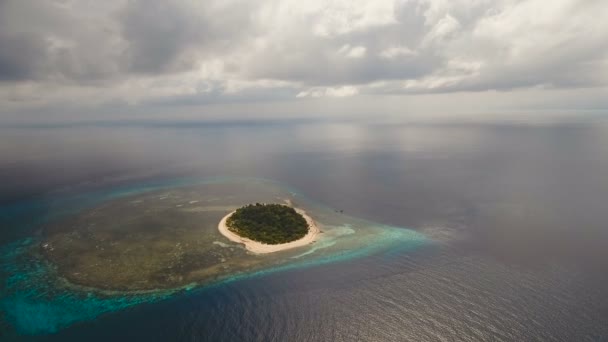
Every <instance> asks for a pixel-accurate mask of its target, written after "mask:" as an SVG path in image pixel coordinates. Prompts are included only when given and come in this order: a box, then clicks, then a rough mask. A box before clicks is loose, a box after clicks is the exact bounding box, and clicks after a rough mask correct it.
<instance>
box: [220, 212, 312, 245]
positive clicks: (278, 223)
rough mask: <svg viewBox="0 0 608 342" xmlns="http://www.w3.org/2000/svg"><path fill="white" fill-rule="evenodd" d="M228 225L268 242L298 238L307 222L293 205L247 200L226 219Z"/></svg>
mask: <svg viewBox="0 0 608 342" xmlns="http://www.w3.org/2000/svg"><path fill="white" fill-rule="evenodd" d="M226 225H227V226H228V229H229V230H231V231H232V232H234V233H236V234H238V235H240V236H243V237H246V238H248V239H251V240H254V241H258V242H262V243H265V244H269V245H276V244H281V243H287V242H291V241H294V240H298V239H301V238H302V237H304V236H305V235H306V234H307V233H308V223H307V222H306V220H305V219H304V217H303V216H302V215H300V214H298V213H297V212H296V211H295V209H293V208H292V207H288V206H286V205H281V204H260V203H256V204H249V205H246V206H244V207H241V208H239V209H237V210H236V212H235V213H234V214H232V215H230V217H229V218H228V220H227V221H226Z"/></svg>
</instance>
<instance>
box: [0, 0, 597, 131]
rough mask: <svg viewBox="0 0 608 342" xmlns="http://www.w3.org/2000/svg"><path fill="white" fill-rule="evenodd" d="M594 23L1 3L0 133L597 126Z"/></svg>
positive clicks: (355, 10)
mask: <svg viewBox="0 0 608 342" xmlns="http://www.w3.org/2000/svg"><path fill="white" fill-rule="evenodd" d="M605 18H608V2H606V1H605V0H552V1H547V0H494V1H490V0H374V1H362V0H307V1H301V0H257V1H244V0H204V1H195V0H172V1H167V0H165V1H161V0H131V1H126V0H108V1H98V0H0V122H2V121H5V122H6V121H19V120H25V121H45V120H61V119H62V120H100V119H105V118H122V119H131V118H139V117H153V118H167V119H170V118H175V117H180V118H181V117H183V118H215V119H222V118H232V119H235V118H236V119H238V118H253V119H255V118H264V117H307V116H313V117H314V116H320V117H327V116H332V115H335V116H340V115H349V114H353V115H359V116H363V117H368V118H370V117H375V116H382V115H393V116H400V115H413V113H415V114H416V115H421V116H424V115H430V114H427V113H435V114H437V113H443V114H442V115H449V114H453V113H456V112H458V113H461V112H468V113H477V114H479V113H483V112H487V113H499V112H501V111H506V112H515V111H529V110H532V111H537V110H544V111H547V110H570V111H577V110H590V109H592V110H600V111H602V110H604V109H606V108H608V96H606V94H608V20H605ZM408 113H409V114H408ZM479 115H480V114H479ZM487 115H497V114H487Z"/></svg>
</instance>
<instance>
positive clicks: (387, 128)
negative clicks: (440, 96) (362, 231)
mask: <svg viewBox="0 0 608 342" xmlns="http://www.w3.org/2000/svg"><path fill="white" fill-rule="evenodd" d="M607 146H608V124H606V123H605V122H603V121H600V120H588V121H585V120H581V121H576V122H574V121H572V122H547V123H538V122H537V123H534V124H532V123H449V122H444V123H398V124H395V123H393V124H368V123H358V122H319V121H297V122H290V121H278V122H270V121H269V122H256V123H252V122H221V123H205V122H180V121H175V122H158V121H155V122H144V121H142V122H137V121H132V122H93V123H87V124H53V125H29V126H28V125H23V126H12V127H0V175H1V179H2V182H1V183H0V226H1V230H0V265H1V270H0V281H1V285H0V290H2V291H1V292H0V340H3V341H4V340H6V341H12V340H23V341H83V340H87V341H108V340H117V341H121V340H129V341H132V340H148V341H167V340H172V341H608V286H607V284H608V248H607V247H608V226H607V225H606V219H605V218H606V203H607V202H608V177H607V175H608V149H607ZM227 180H228V181H234V180H246V181H247V182H249V181H252V180H253V181H255V182H269V183H272V184H277V186H279V187H280V188H281V189H284V190H285V191H288V192H291V193H293V194H297V195H298V196H302V198H303V201H308V202H306V203H312V204H311V205H314V206H318V207H320V208H321V207H322V208H326V209H327V211H328V212H334V213H336V214H335V215H338V213H339V214H340V215H342V213H343V214H344V215H346V216H345V217H349V220H351V219H350V218H356V219H357V220H361V222H367V223H366V224H367V225H369V226H370V227H376V228H378V229H379V231H390V232H395V234H393V235H391V234H389V235H387V236H389V238H383V239H374V238H373V237H377V235H378V234H368V237H369V239H368V238H366V240H357V242H356V243H353V244H352V245H349V246H350V247H349V248H346V247H340V248H337V247H335V248H336V249H335V251H333V252H332V253H327V255H324V257H323V258H320V257H319V258H317V257H316V256H315V254H314V253H313V254H312V255H311V256H310V257H309V256H307V257H306V258H309V259H306V260H307V262H300V261H297V262H288V263H286V264H281V265H280V266H270V267H266V268H264V269H263V270H261V271H259V272H250V273H244V274H240V275H239V276H238V277H233V278H226V279H222V280H221V281H217V282H212V283H209V284H204V285H196V284H194V285H192V286H189V287H185V288H181V289H179V290H178V291H165V292H158V293H154V294H153V295H150V294H144V295H141V296H128V297H127V296H121V295H120V294H108V293H106V294H103V295H100V294H98V293H95V291H92V290H85V289H78V288H77V289H72V290H71V292H70V291H67V290H65V288H64V289H62V290H56V289H55V290H54V289H53V288H50V287H48V286H47V287H43V286H42V285H40V284H46V283H47V282H48V283H49V284H50V283H51V281H50V280H49V279H48V278H49V277H53V273H52V272H51V273H49V272H48V270H45V271H44V272H42V271H40V269H38V268H36V267H37V266H36V265H39V264H38V263H36V262H34V261H35V260H34V261H33V258H34V257H33V256H32V255H31V254H29V253H26V252H24V249H25V247H24V246H29V244H32V243H33V242H32V241H37V239H40V237H41V236H43V235H44V232H45V229H46V227H47V226H48V225H49V224H53V223H55V222H61V221H60V220H62V219H64V218H69V217H71V216H74V215H78V214H79V213H81V212H82V211H83V210H88V209H90V208H95V207H96V206H98V205H101V204H103V203H105V202H107V201H111V200H113V199H115V198H127V199H129V198H131V197H130V196H137V195H140V194H146V193H153V192H154V191H158V190H160V189H172V188H176V187H188V186H192V185H193V184H198V183H201V182H203V183H205V182H218V181H221V182H226V181H227ZM237 189H238V187H237ZM332 215H333V214H332ZM337 217H338V216H336V218H335V219H336V220H337V219H338V218H337ZM345 220H346V219H345ZM357 222H359V221H357ZM355 228H357V227H355ZM354 230H355V231H357V229H354ZM336 241H340V240H339V239H338V240H336ZM379 241H380V242H379ZM391 241H392V242H391ZM371 247H374V248H371ZM375 247H377V248H375Z"/></svg>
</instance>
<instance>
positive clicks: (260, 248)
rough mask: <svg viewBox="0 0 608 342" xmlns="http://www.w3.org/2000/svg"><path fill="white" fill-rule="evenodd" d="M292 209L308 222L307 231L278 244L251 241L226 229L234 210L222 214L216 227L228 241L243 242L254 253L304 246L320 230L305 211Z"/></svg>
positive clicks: (313, 240) (314, 237)
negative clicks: (299, 237) (302, 234)
mask: <svg viewBox="0 0 608 342" xmlns="http://www.w3.org/2000/svg"><path fill="white" fill-rule="evenodd" d="M294 209H295V210H296V212H298V214H300V215H302V216H303V217H304V219H306V222H307V223H308V233H307V234H306V235H304V236H303V237H302V238H301V239H298V240H295V241H291V242H287V243H281V244H278V245H267V244H265V243H261V242H257V241H253V240H251V239H248V238H244V237H241V236H239V235H237V234H235V233H233V232H231V231H230V230H229V229H228V226H227V225H226V220H228V218H229V217H230V215H232V214H234V211H233V212H231V213H230V214H228V215H226V216H224V218H222V220H221V221H220V223H219V225H218V229H219V231H220V233H221V234H222V235H224V236H225V237H227V238H228V239H229V240H230V241H234V242H237V243H242V244H244V245H245V248H246V249H247V250H248V251H250V252H252V253H255V254H265V253H273V252H278V251H284V250H286V249H291V248H296V247H302V246H306V245H308V244H311V243H313V242H315V239H316V238H317V235H319V233H320V232H321V231H320V230H319V227H317V225H316V224H315V221H313V219H312V218H311V217H310V216H308V215H307V214H306V211H304V210H302V209H298V208H294Z"/></svg>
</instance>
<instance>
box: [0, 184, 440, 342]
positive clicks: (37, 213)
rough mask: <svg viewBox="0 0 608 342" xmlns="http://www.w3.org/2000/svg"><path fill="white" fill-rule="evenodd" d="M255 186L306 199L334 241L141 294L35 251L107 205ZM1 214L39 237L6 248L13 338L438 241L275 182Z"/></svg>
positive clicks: (119, 193) (24, 206) (93, 195)
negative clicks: (62, 268) (87, 280)
mask: <svg viewBox="0 0 608 342" xmlns="http://www.w3.org/2000/svg"><path fill="white" fill-rule="evenodd" d="M247 183H250V184H251V183H255V184H258V185H260V184H261V185H262V186H269V187H278V188H281V190H282V191H285V192H287V193H289V194H290V195H291V196H293V197H294V198H296V199H297V200H298V201H301V202H303V203H307V205H308V207H307V209H308V208H314V209H312V210H313V213H316V214H318V215H319V216H320V217H321V222H322V223H323V222H325V221H324V220H328V221H327V222H329V221H332V220H333V222H334V223H331V224H329V225H328V226H327V227H326V230H327V232H326V236H327V237H325V238H323V239H320V240H319V241H318V242H317V243H316V244H314V245H312V246H311V247H306V248H303V249H302V250H301V251H298V252H297V253H295V254H293V255H290V256H289V257H288V260H286V261H285V262H281V263H280V264H278V265H276V266H272V267H266V268H263V269H257V270H253V271H251V272H239V273H238V274H233V275H229V276H226V277H222V278H221V279H219V280H217V281H214V282H212V283H206V284H190V285H186V286H183V287H180V288H176V289H169V290H155V291H145V292H138V293H137V292H135V293H134V292H131V293H121V292H109V291H98V290H95V289H87V288H83V287H78V286H75V285H71V284H69V283H66V281H65V280H63V279H62V278H61V277H60V276H58V274H57V271H56V269H55V268H54V266H53V265H52V264H49V263H48V262H47V261H46V260H45V259H44V258H42V257H41V256H40V255H39V254H36V253H35V252H33V251H35V248H36V246H37V244H39V243H40V242H39V241H40V240H39V236H37V235H35V234H33V232H35V230H36V228H37V227H38V226H40V225H42V224H44V223H46V222H50V221H54V220H58V219H61V218H62V217H66V216H69V215H71V214H75V213H77V212H79V211H82V210H85V209H87V208H91V207H94V206H96V205H99V204H101V203H104V202H106V201H110V200H113V199H117V198H122V197H126V196H136V195H140V194H144V193H148V192H152V191H158V190H163V189H172V188H176V187H188V186H195V185H196V186H201V185H203V186H204V185H205V184H231V185H234V184H247ZM1 210H2V211H1V213H2V219H3V220H4V221H5V222H8V223H9V224H10V225H11V227H12V228H13V229H22V230H24V231H25V230H29V231H31V232H32V236H29V237H24V238H21V239H19V240H18V241H13V242H11V243H8V244H5V245H4V246H2V248H0V260H1V263H0V267H1V272H2V277H3V279H4V281H3V285H2V287H3V289H2V295H1V296H0V308H1V311H2V312H3V317H2V320H3V322H2V324H3V325H4V326H6V327H7V329H9V330H11V331H13V333H16V334H20V335H40V334H48V333H54V332H57V331H59V330H61V329H63V328H65V327H67V326H70V325H72V324H74V323H77V322H84V321H90V320H93V319H95V318H97V317H99V316H100V315H102V314H105V313H110V312H117V311H121V310H124V309H126V308H129V307H133V306H136V305H139V304H142V303H153V302H158V301H162V300H164V299H168V298H172V297H175V296H188V295H191V294H193V293H197V292H199V291H205V290H206V289H208V288H209V287H214V286H222V285H224V284H228V283H232V282H235V281H239V280H242V279H250V278H255V277H262V276H265V275H268V274H271V273H276V272H280V271H287V270H297V269H302V268H308V267H313V266H317V265H323V264H329V263H335V262H340V261H347V260H353V259H356V258H361V257H365V256H369V255H373V254H378V253H380V254H385V255H390V254H392V253H399V252H403V251H409V250H415V249H417V248H418V247H421V246H424V245H428V244H429V243H430V240H428V239H427V238H426V237H425V236H424V235H422V234H420V233H418V232H415V231H413V230H409V229H405V228H399V227H392V226H386V225H379V224H375V223H373V222H368V221H364V220H360V219H354V218H348V217H346V216H338V215H334V214H333V213H334V211H333V210H331V209H330V208H325V207H323V206H321V205H319V204H317V203H314V202H313V201H310V200H309V199H307V198H305V197H304V196H302V195H301V194H299V193H298V192H297V191H296V190H295V189H292V188H289V187H288V186H285V185H282V184H279V183H276V182H272V181H269V180H261V179H253V178H238V179H236V178H224V177H222V178H212V179H202V180H201V179H192V178H188V179H174V180H168V181H159V182H149V183H140V184H134V185H131V186H123V187H119V188H113V189H108V190H103V191H96V192H90V193H82V194H76V195H71V196H64V197H61V196H58V197H56V198H50V199H44V200H34V201H29V202H26V203H20V204H17V205H12V206H9V207H4V208H2V209H1ZM330 216H332V217H331V218H330ZM333 216H335V217H333ZM345 217H346V218H345ZM336 220H344V222H343V223H342V224H340V222H338V221H336ZM351 221H352V222H351ZM336 222H337V223H336ZM353 225H354V226H353Z"/></svg>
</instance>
